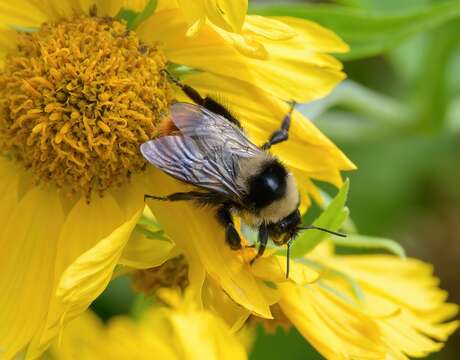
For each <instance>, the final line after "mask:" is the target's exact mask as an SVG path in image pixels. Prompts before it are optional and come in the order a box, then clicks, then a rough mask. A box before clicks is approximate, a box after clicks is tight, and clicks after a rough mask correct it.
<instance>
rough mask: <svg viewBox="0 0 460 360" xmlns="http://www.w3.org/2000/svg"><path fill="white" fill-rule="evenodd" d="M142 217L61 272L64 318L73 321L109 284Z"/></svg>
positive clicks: (115, 232) (117, 230)
mask: <svg viewBox="0 0 460 360" xmlns="http://www.w3.org/2000/svg"><path fill="white" fill-rule="evenodd" d="M141 214H142V210H139V211H138V212H137V213H136V214H134V216H133V217H132V218H131V219H129V220H128V221H126V222H125V223H124V224H123V225H121V226H120V227H118V228H117V229H115V230H114V231H113V232H112V233H111V234H110V235H109V236H107V237H106V238H104V239H102V240H101V241H100V242H99V243H98V244H97V245H95V246H94V247H93V248H91V249H90V250H88V251H87V252H86V253H84V254H83V255H81V256H80V257H79V258H78V259H77V260H76V261H74V262H73V263H72V265H70V266H69V267H68V268H67V270H66V271H65V272H64V274H63V276H62V278H61V282H60V284H59V287H58V289H57V292H56V294H57V296H58V297H59V298H61V300H62V303H63V305H64V307H65V314H64V315H63V316H62V318H61V319H62V320H64V317H67V318H73V317H75V315H78V314H79V313H81V312H83V311H84V310H86V308H87V307H88V306H89V305H90V304H91V302H92V301H93V300H94V299H96V297H97V296H98V295H99V294H101V293H102V291H103V290H104V289H105V287H106V286H107V284H108V283H109V281H110V279H111V277H112V273H113V270H114V269H115V266H116V265H117V263H118V260H119V258H120V256H121V253H122V251H123V248H124V246H125V245H126V243H127V241H128V239H129V236H130V235H131V232H132V230H133V229H134V227H135V226H136V223H137V221H138V220H139V218H140V216H141Z"/></svg>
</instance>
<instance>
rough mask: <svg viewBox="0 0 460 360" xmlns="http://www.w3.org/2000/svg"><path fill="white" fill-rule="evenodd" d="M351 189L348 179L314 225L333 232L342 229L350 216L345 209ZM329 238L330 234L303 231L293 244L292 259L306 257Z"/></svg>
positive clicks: (317, 231)
mask: <svg viewBox="0 0 460 360" xmlns="http://www.w3.org/2000/svg"><path fill="white" fill-rule="evenodd" d="M349 187H350V182H349V181H348V179H347V181H346V182H345V184H343V186H342V188H341V189H340V191H339V193H338V194H337V195H336V196H335V198H334V199H333V200H332V201H331V202H330V203H329V205H328V207H327V208H326V210H324V211H323V213H322V214H321V215H320V216H319V217H318V218H317V219H316V220H315V221H314V222H313V225H315V226H320V227H323V228H326V229H328V230H332V231H336V230H338V229H339V228H340V227H341V225H342V224H343V222H344V221H345V220H346V219H347V217H348V215H349V210H348V208H346V207H345V203H346V201H347V197H348V189H349ZM329 236H330V234H328V233H325V232H322V231H319V230H305V231H303V232H302V233H300V235H299V236H298V237H297V238H296V239H295V241H294V242H293V244H292V248H291V254H292V257H293V258H297V257H301V256H303V255H305V254H306V253H308V252H310V251H311V250H313V249H314V248H315V247H316V246H317V245H318V244H320V243H321V242H322V241H323V240H324V239H326V238H327V237H329Z"/></svg>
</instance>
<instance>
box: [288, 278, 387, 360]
mask: <svg viewBox="0 0 460 360" xmlns="http://www.w3.org/2000/svg"><path fill="white" fill-rule="evenodd" d="M279 289H280V293H281V300H280V302H279V305H280V306H281V308H282V310H283V312H284V313H285V314H286V316H287V317H288V318H289V320H290V321H291V322H292V323H293V324H294V326H295V327H296V328H297V329H298V330H299V331H300V333H301V334H302V335H303V336H304V337H305V338H306V339H307V340H308V341H309V342H310V343H311V344H312V345H313V346H314V347H315V348H316V349H317V350H318V351H319V352H320V353H321V354H322V355H323V356H324V357H325V358H327V359H376V360H377V359H383V358H385V355H384V354H385V347H384V346H383V343H382V341H381V339H380V330H379V327H378V326H377V324H376V322H375V321H374V320H373V319H372V318H370V317H368V316H366V315H364V314H363V313H362V312H361V311H360V309H359V308H355V307H353V306H352V305H350V304H348V303H346V302H345V301H343V300H341V299H339V298H338V297H337V296H336V295H334V294H333V293H331V292H329V291H328V290H326V289H324V288H322V287H321V286H320V285H316V284H312V285H307V286H298V285H295V284H289V283H284V284H280V285H279Z"/></svg>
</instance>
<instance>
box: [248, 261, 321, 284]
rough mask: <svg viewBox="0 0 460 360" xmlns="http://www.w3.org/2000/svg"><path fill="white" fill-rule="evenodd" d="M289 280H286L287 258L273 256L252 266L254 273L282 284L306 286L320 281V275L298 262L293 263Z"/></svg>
mask: <svg viewBox="0 0 460 360" xmlns="http://www.w3.org/2000/svg"><path fill="white" fill-rule="evenodd" d="M290 265H291V268H290V271H289V279H286V277H285V274H286V271H287V263H286V257H285V256H277V255H272V256H268V257H263V258H260V259H258V260H257V261H256V262H255V263H254V265H253V266H252V272H253V273H254V275H256V276H257V277H259V278H261V279H264V280H266V281H272V282H275V283H282V282H285V281H289V280H292V281H293V282H295V283H296V284H299V285H306V284H311V283H313V282H315V281H316V280H318V278H319V273H318V272H316V271H314V270H312V269H310V268H308V267H306V266H304V265H302V264H300V263H297V262H291V264H290Z"/></svg>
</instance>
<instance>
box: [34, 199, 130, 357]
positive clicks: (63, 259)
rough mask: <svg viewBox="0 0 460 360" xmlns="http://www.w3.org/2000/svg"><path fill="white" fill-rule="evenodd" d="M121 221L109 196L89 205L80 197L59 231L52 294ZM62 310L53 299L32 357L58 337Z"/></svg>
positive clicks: (59, 303)
mask: <svg viewBox="0 0 460 360" xmlns="http://www.w3.org/2000/svg"><path fill="white" fill-rule="evenodd" d="M101 214H103V216H101ZM123 220H124V218H123V214H122V212H121V210H120V208H119V207H118V205H117V203H116V202H115V200H114V199H113V198H112V197H110V196H105V197H104V198H94V199H92V201H91V204H89V205H88V204H87V202H86V199H85V198H84V197H82V198H80V200H79V201H78V202H77V203H76V204H75V205H74V206H73V207H72V208H71V210H70V212H69V214H68V215H67V217H66V219H65V222H64V224H63V226H62V229H61V233H60V237H59V244H58V249H57V253H56V259H55V276H54V279H53V286H54V287H53V294H55V292H56V289H57V288H58V286H59V282H60V281H61V276H62V274H63V273H64V272H65V270H66V269H67V268H68V267H69V266H70V265H71V264H72V263H73V262H74V261H75V260H77V258H79V257H80V256H81V255H82V254H84V253H85V252H87V251H89V249H91V248H92V247H93V246H95V245H96V244H97V243H98V242H99V241H100V240H101V239H104V238H106V237H108V236H109V235H110V234H111V233H112V232H113V230H114V229H116V228H117V227H118V226H120V224H122V223H123ZM97 265H99V264H94V267H96V266H97ZM65 311H66V307H65V305H64V304H63V302H62V299H60V298H58V297H56V296H53V297H52V299H51V302H50V304H49V311H48V314H47V318H46V321H44V326H43V332H41V333H38V334H37V335H36V336H35V339H34V341H33V343H32V345H31V346H30V347H29V354H30V356H31V357H34V356H38V355H39V354H40V353H41V352H43V351H44V350H45V349H46V347H47V346H48V344H49V342H50V341H51V340H52V339H53V337H55V336H56V335H57V334H58V332H59V331H60V325H62V324H61V323H60V322H59V320H60V319H61V318H62V316H63V314H64V312H65Z"/></svg>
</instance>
